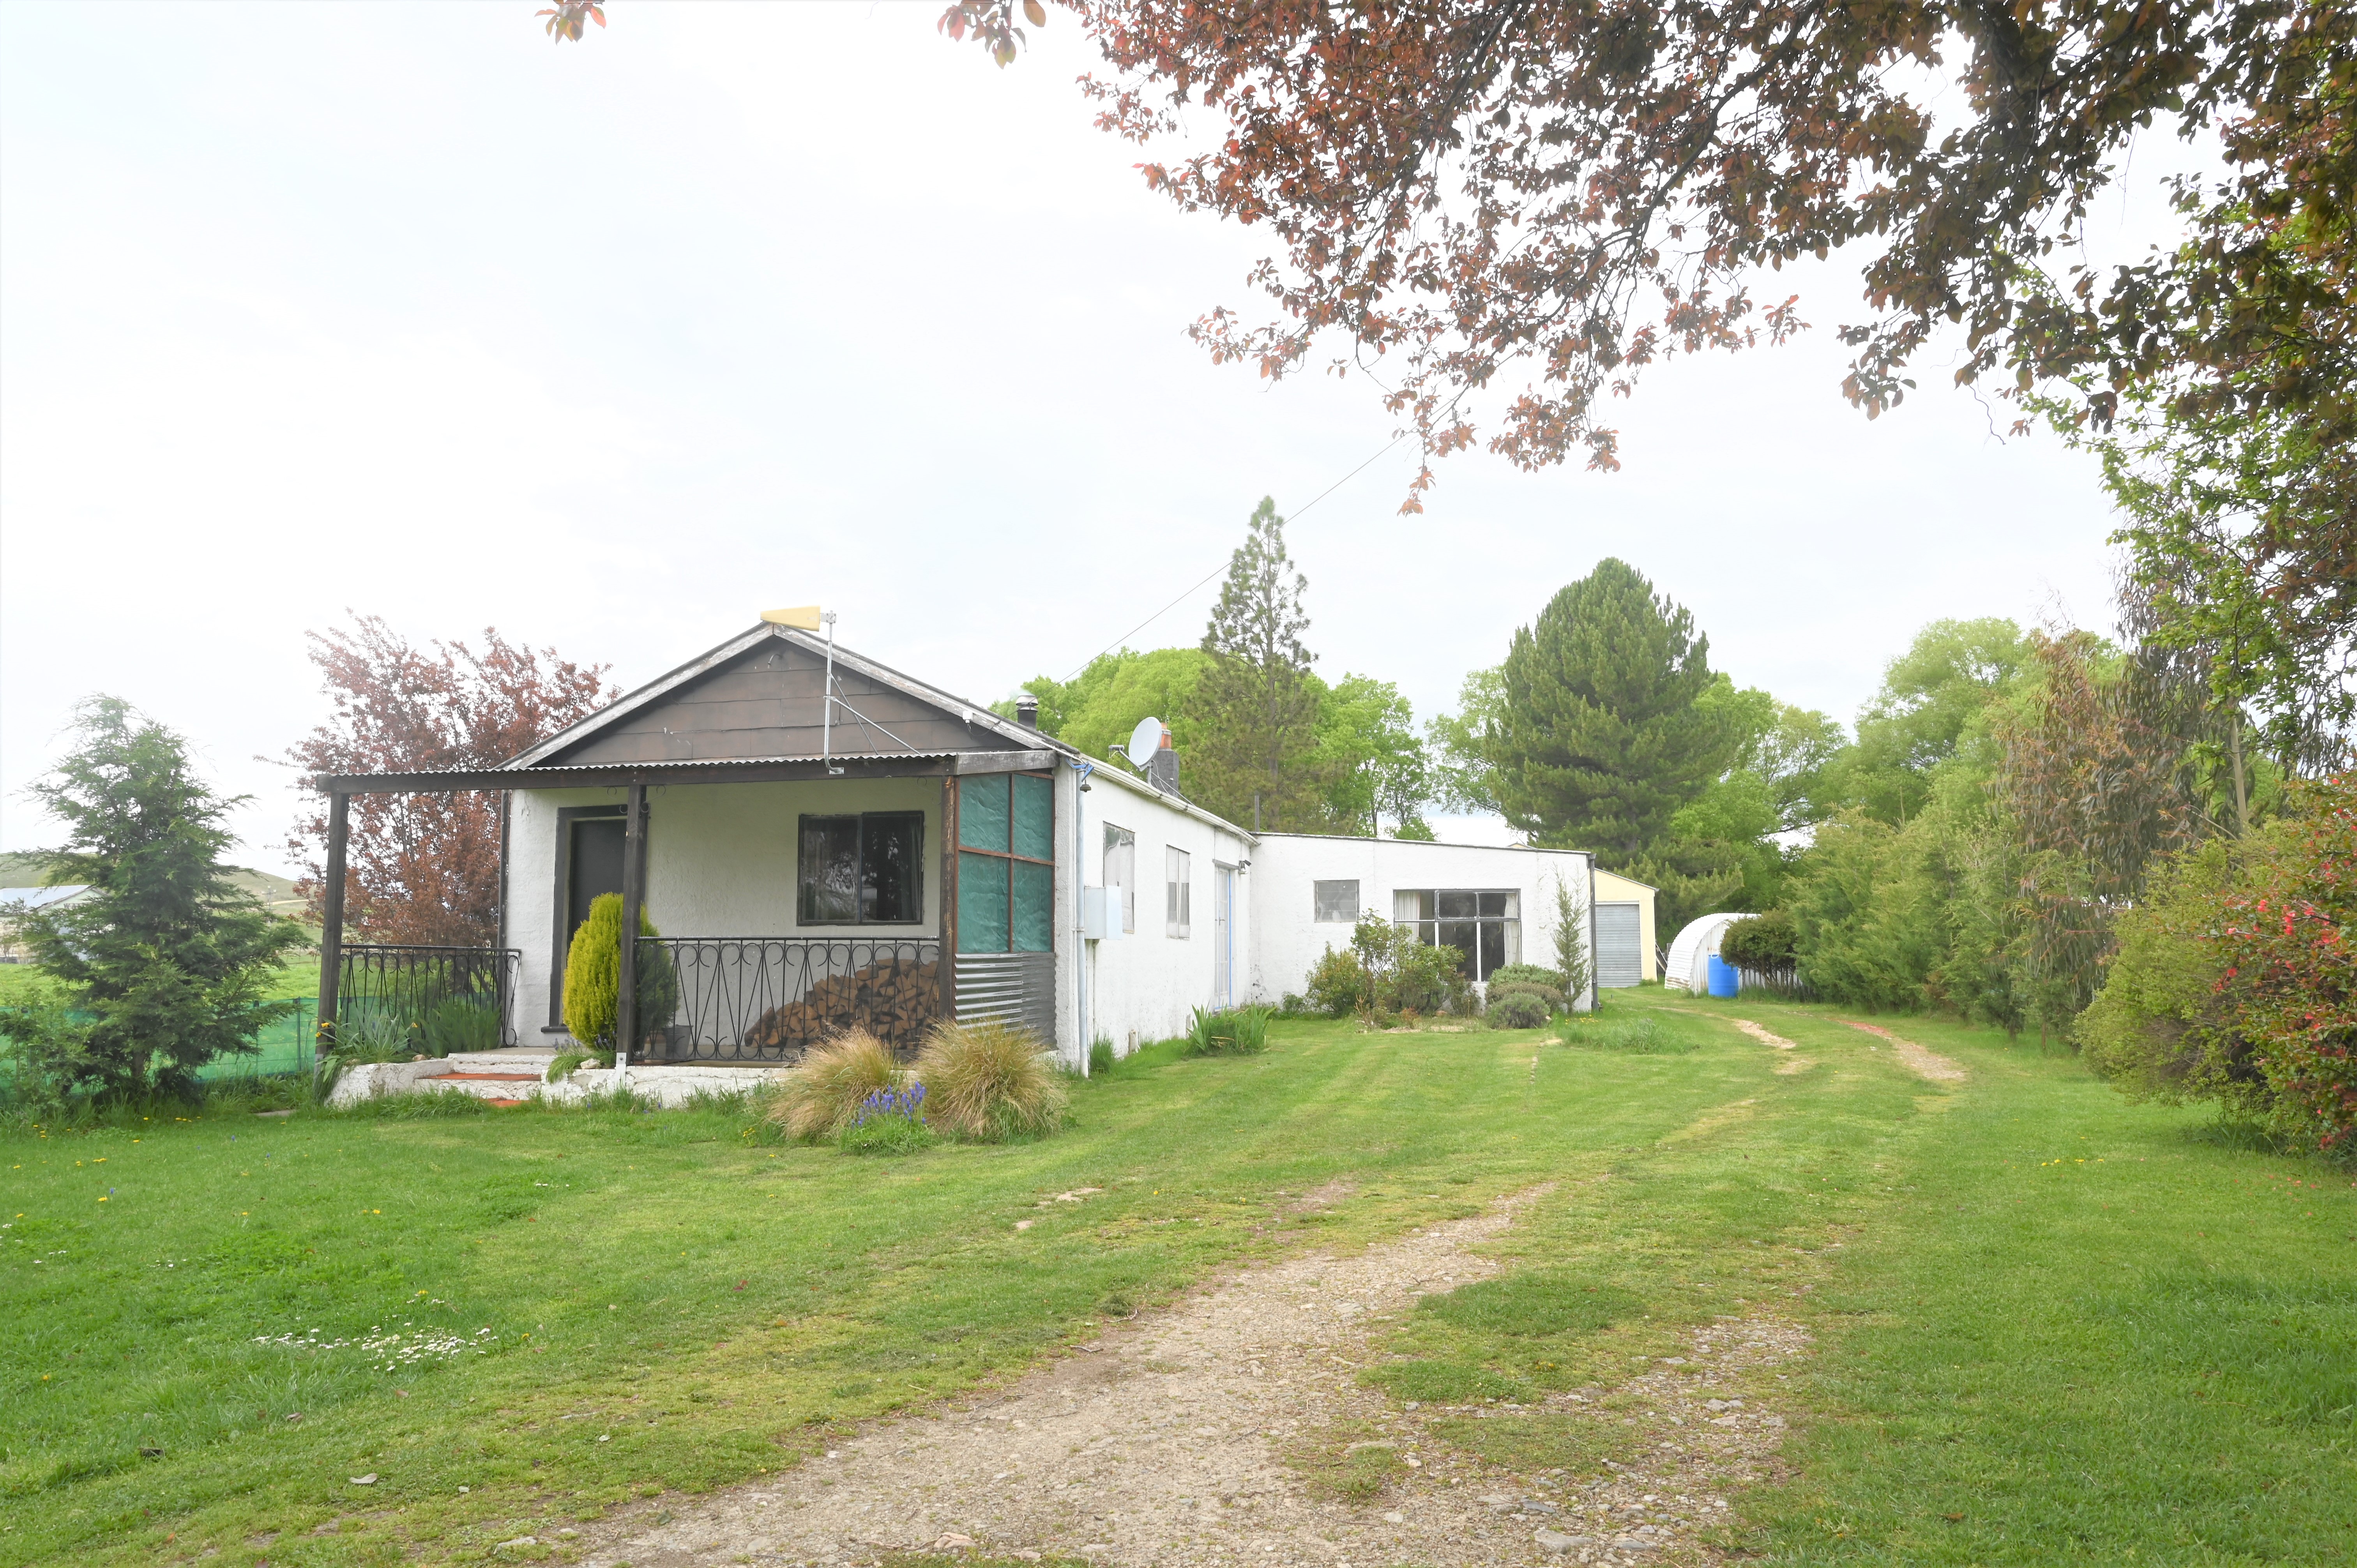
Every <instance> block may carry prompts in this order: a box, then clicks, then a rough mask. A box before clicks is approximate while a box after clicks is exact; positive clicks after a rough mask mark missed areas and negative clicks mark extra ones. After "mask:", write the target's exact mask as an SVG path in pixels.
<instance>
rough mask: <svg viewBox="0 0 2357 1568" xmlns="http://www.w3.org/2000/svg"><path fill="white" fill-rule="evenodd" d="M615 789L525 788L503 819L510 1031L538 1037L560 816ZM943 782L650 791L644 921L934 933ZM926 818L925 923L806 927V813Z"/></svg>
mask: <svg viewBox="0 0 2357 1568" xmlns="http://www.w3.org/2000/svg"><path fill="white" fill-rule="evenodd" d="M624 794H625V791H623V790H621V789H530V790H518V791H517V792H516V793H515V795H514V796H513V797H512V804H511V808H510V816H509V822H508V876H509V882H508V905H507V908H508V930H507V945H508V946H509V947H511V948H515V949H518V950H520V951H521V953H522V958H521V960H520V961H519V963H520V979H519V983H518V985H517V992H516V1014H515V1017H516V1033H517V1037H518V1038H519V1039H520V1040H522V1041H523V1042H524V1043H526V1044H530V1043H532V1042H533V1041H536V1040H539V1039H542V1038H544V1037H545V1036H544V1030H545V1029H546V1028H547V1027H548V1026H549V1025H550V1024H551V1023H552V1019H551V1016H550V1013H549V994H548V991H549V972H550V969H551V967H552V965H553V963H554V955H555V937H554V927H555V921H556V876H557V862H556V857H557V852H558V845H557V842H556V823H557V811H558V810H559V809H560V808H562V807H566V806H608V805H614V806H618V805H620V804H621V803H622V801H623V799H624ZM941 809H942V781H941V780H940V779H858V780H853V779H827V780H823V781H813V782H805V783H793V784H673V785H654V786H651V787H650V788H649V789H648V790H647V918H649V919H651V920H652V921H653V922H654V925H655V929H657V930H659V931H661V932H662V934H663V935H665V936H667V937H832V936H862V937H877V938H883V939H890V938H892V937H896V936H907V937H931V936H937V935H939V934H940V932H941V907H942V899H941V893H942V866H941V859H942V856H941V840H942V822H941ZM852 811H922V812H924V814H925V831H924V834H923V837H922V838H921V840H920V843H922V844H923V846H924V854H923V870H924V879H925V897H924V918H923V919H922V920H920V921H919V922H918V923H916V924H914V925H907V926H802V925H797V924H795V922H794V914H795V909H794V886H795V874H796V865H797V862H798V860H799V851H800V847H801V837H800V834H801V828H800V819H801V818H802V815H803V813H805V812H808V813H812V814H826V813H834V812H852Z"/></svg>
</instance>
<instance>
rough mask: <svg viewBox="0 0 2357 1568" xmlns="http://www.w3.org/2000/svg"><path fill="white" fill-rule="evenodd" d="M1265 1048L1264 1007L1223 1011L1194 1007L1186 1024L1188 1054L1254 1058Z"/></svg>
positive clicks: (1266, 1012)
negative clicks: (1213, 1011) (1212, 1011)
mask: <svg viewBox="0 0 2357 1568" xmlns="http://www.w3.org/2000/svg"><path fill="white" fill-rule="evenodd" d="M1266 1049H1268V1009H1267V1008H1265V1007H1234V1008H1230V1009H1229V1010H1228V1011H1226V1012H1224V1013H1211V1012H1206V1011H1205V1010H1204V1009H1202V1008H1200V1007H1198V1008H1196V1009H1195V1015H1194V1017H1193V1018H1192V1019H1190V1020H1189V1023H1188V1025H1187V1054H1188V1055H1189V1056H1190V1057H1255V1056H1258V1055H1259V1054H1260V1053H1261V1052H1263V1051H1265V1050H1266Z"/></svg>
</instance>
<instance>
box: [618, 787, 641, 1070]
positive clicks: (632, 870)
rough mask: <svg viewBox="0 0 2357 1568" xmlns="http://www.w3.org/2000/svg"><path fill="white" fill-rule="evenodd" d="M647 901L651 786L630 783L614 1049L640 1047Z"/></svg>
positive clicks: (624, 828)
mask: <svg viewBox="0 0 2357 1568" xmlns="http://www.w3.org/2000/svg"><path fill="white" fill-rule="evenodd" d="M646 901H647V787H646V786H645V785H643V784H639V783H633V784H631V786H630V804H629V805H627V806H625V807H623V808H622V942H621V952H620V954H619V956H620V959H621V973H620V975H619V987H618V994H617V995H616V997H615V1000H614V1048H615V1049H616V1050H621V1051H635V1050H637V1049H638V1047H639V911H640V909H641V908H645V906H646Z"/></svg>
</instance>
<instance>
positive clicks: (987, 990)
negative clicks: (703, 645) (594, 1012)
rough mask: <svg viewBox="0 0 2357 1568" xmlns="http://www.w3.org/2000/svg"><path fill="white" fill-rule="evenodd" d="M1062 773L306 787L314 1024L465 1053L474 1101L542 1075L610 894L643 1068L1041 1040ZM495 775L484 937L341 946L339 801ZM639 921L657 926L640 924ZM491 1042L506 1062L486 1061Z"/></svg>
mask: <svg viewBox="0 0 2357 1568" xmlns="http://www.w3.org/2000/svg"><path fill="white" fill-rule="evenodd" d="M1054 761H1055V758H1054V754H1052V753H1050V752H1049V751H1046V750H1044V749H1042V750H1039V751H1023V752H992V753H979V754H977V753H972V752H968V753H952V754H946V755H938V756H934V757H911V756H909V755H906V754H899V755H895V756H889V757H841V756H838V757H834V758H833V759H831V760H829V761H827V762H825V763H823V764H818V763H812V762H798V761H787V760H775V761H770V762H768V763H739V764H724V765H719V766H714V765H709V764H698V765H689V766H680V765H669V766H666V765H662V764H655V765H644V764H641V765H636V766H624V767H601V768H578V767H576V768H500V769H490V770H484V771H482V772H479V773H472V772H470V773H467V774H408V775H401V774H385V775H369V776H350V777H334V778H323V779H320V780H318V784H319V787H320V788H321V789H323V790H325V791H327V792H328V795H329V813H328V819H329V845H328V849H329V856H328V859H329V869H330V876H329V879H328V888H329V893H328V900H327V902H328V909H327V910H326V914H327V916H328V920H327V929H326V932H325V933H324V940H323V949H324V950H323V955H322V956H323V959H325V960H327V961H325V962H323V964H322V970H321V988H320V991H321V994H320V1017H321V1019H322V1020H323V1023H324V1025H325V1026H327V1028H328V1030H340V1031H343V1032H345V1033H346V1034H347V1035H359V1036H361V1037H363V1038H366V1039H369V1040H371V1041H372V1042H375V1043H384V1042H385V1041H386V1040H389V1039H390V1036H392V1035H393V1034H400V1035H402V1036H404V1039H405V1040H407V1041H410V1042H412V1043H413V1044H414V1047H415V1048H414V1052H413V1053H412V1054H416V1055H425V1056H428V1057H431V1058H449V1059H453V1060H455V1059H457V1058H459V1057H460V1056H461V1055H464V1056H466V1057H467V1058H468V1060H469V1062H470V1063H471V1064H472V1065H473V1066H474V1067H476V1068H478V1069H481V1070H482V1071H484V1072H486V1073H488V1074H490V1077H488V1078H486V1079H485V1080H484V1083H485V1087H481V1088H473V1087H469V1091H470V1092H479V1093H485V1094H488V1095H490V1097H493V1098H499V1097H501V1095H503V1094H505V1093H507V1092H511V1090H509V1089H508V1088H507V1087H506V1084H507V1083H508V1082H509V1081H511V1082H512V1083H513V1084H514V1085H517V1086H523V1085H526V1084H528V1083H531V1082H536V1081H537V1079H538V1078H539V1076H540V1074H541V1073H542V1072H543V1071H544V1069H545V1065H546V1063H547V1061H548V1059H549V1058H551V1057H553V1056H554V1054H555V1052H556V1051H557V1050H558V1049H560V1048H564V1047H568V1046H570V1045H572V1044H573V1043H574V1042H573V1041H572V1040H571V1037H570V1036H568V1035H567V1034H566V1033H565V1027H564V1023H563V991H564V970H565V961H566V957H567V955H568V952H569V949H570V945H571V942H572V939H573V934H574V932H575V930H576V929H577V928H578V926H579V924H580V923H581V921H582V919H584V918H587V909H588V906H589V904H590V902H591V901H592V900H594V899H595V898H596V897H598V896H600V895H602V894H605V893H608V892H610V893H618V894H619V895H620V897H621V900H622V903H623V906H624V918H623V932H624V939H623V941H624V957H623V962H622V965H621V968H620V971H619V973H620V976H621V979H622V982H623V984H622V987H621V990H622V993H623V994H622V996H621V997H620V998H619V1002H620V1006H619V1012H620V1014H621V1016H622V1017H623V1018H624V1019H625V1020H628V1021H629V1022H628V1023H627V1024H626V1026H624V1027H623V1028H621V1029H619V1030H618V1032H617V1038H619V1039H622V1040H628V1041H630V1046H629V1047H627V1049H628V1058H629V1060H630V1063H631V1064H633V1066H634V1068H652V1067H657V1066H677V1067H705V1068H716V1067H717V1068H727V1067H742V1068H775V1067H778V1066H780V1065H784V1064H790V1063H791V1062H793V1061H795V1060H798V1059H799V1058H801V1056H802V1053H803V1052H805V1051H806V1050H808V1049H809V1048H810V1047H812V1046H813V1045H816V1044H819V1043H821V1042H823V1041H824V1040H826V1039H828V1038H830V1037H832V1036H834V1035H835V1034H837V1033H839V1032H841V1031H843V1030H845V1029H851V1028H860V1029H866V1030H867V1031H869V1032H871V1033H873V1034H875V1035H876V1036H877V1037H878V1038H880V1039H882V1040H884V1041H885V1042H886V1043H887V1044H888V1045H889V1046H891V1047H893V1048H894V1049H895V1050H896V1051H897V1052H899V1053H900V1054H902V1055H904V1056H913V1055H914V1053H915V1052H916V1050H917V1049H918V1048H919V1047H920V1045H921V1043H922V1041H923V1039H924V1036H925V1035H926V1033H927V1032H928V1031H929V1030H930V1029H931V1027H932V1026H934V1025H935V1024H936V1023H937V1022H939V1021H941V1020H942V1019H944V1018H964V1019H969V1020H972V1019H986V1018H1004V1019H1007V1020H1009V1021H1012V1022H1017V1023H1020V1024H1023V1025H1025V1026H1028V1027H1030V1028H1032V1029H1033V1030H1034V1031H1035V1032H1037V1033H1038V1034H1039V1036H1041V1038H1042V1039H1043V1041H1047V1042H1050V1043H1052V1042H1054V1041H1055V1040H1056V1037H1057V1033H1058V1031H1057V1012H1058V1007H1057V978H1058V963H1057V956H1056V953H1055V951H1054V949H1055V947H1056V945H1057V943H1056V934H1057V931H1058V929H1059V928H1060V925H1061V926H1069V925H1070V924H1071V922H1070V920H1069V919H1065V920H1062V921H1060V920H1059V918H1058V916H1057V909H1058V907H1059V904H1060V902H1064V901H1069V897H1070V895H1069V892H1068V879H1067V878H1065V877H1063V876H1062V875H1060V872H1059V866H1058V864H1057V856H1056V854H1055V850H1056V846H1057V844H1058V843H1059V839H1058V836H1057V833H1056V822H1057V818H1058V815H1059V810H1058V796H1059V793H1060V790H1059V784H1060V780H1059V779H1057V777H1056V773H1055V771H1053V764H1054ZM494 786H496V787H498V788H499V789H500V792H501V794H502V796H503V802H502V811H501V812H500V822H501V844H500V864H501V908H500V937H501V940H500V944H499V945H498V946H496V947H492V948H484V949H449V948H425V947H404V946H400V945H396V944H383V943H346V942H345V941H343V940H342V936H343V932H342V918H341V915H342V911H341V910H340V908H337V907H336V906H337V905H338V904H339V902H340V900H339V899H338V898H337V897H335V894H336V892H337V891H338V890H339V887H340V883H341V878H340V876H339V875H336V873H337V872H338V871H339V869H340V867H339V862H340V860H341V859H342V852H343V848H344V843H343V835H344V832H345V824H346V822H347V820H348V814H349V813H348V807H347V805H346V800H347V799H348V797H349V796H350V795H351V794H356V793H361V792H362V791H364V790H370V789H461V788H472V789H485V788H491V787H494ZM1067 788H1069V786H1067ZM641 911H644V912H645V914H646V915H647V916H648V918H650V919H651V921H652V922H653V923H654V925H655V926H656V928H657V929H659V930H661V931H662V935H660V936H656V937H640V936H638V935H637V931H638V929H639V922H638V918H637V917H638V916H639V915H640V912H641ZM699 926H700V927H701V928H702V932H701V933H700V932H699V931H698V927H699ZM702 933H712V934H702ZM944 953H947V954H948V955H949V958H948V961H946V962H945V961H944V958H943V955H944ZM328 1037H332V1036H329V1035H328V1034H325V1033H323V1040H324V1039H325V1038H328ZM594 1043H595V1044H597V1045H599V1046H603V1047H611V1046H613V1045H614V1043H615V1041H614V1040H611V1039H608V1040H602V1041H598V1042H594ZM492 1053H496V1055H497V1056H498V1057H499V1058H504V1062H503V1068H504V1070H502V1063H500V1062H494V1061H491V1060H489V1059H480V1058H489V1057H490V1055H491V1054H492ZM494 1079H497V1080H500V1088H498V1089H496V1090H495V1089H493V1088H490V1087H489V1085H490V1084H491V1082H492V1081H493V1080H494ZM436 1087H459V1085H457V1084H456V1083H453V1084H451V1085H441V1084H436ZM519 1097H521V1096H520V1094H519Z"/></svg>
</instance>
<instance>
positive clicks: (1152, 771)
mask: <svg viewBox="0 0 2357 1568" xmlns="http://www.w3.org/2000/svg"><path fill="white" fill-rule="evenodd" d="M1146 782H1147V783H1148V784H1151V785H1153V786H1154V787H1155V788H1156V789H1159V790H1161V791H1162V792H1163V793H1164V794H1166V795H1177V794H1179V751H1178V748H1177V747H1175V746H1172V745H1171V744H1170V726H1169V725H1163V726H1162V744H1161V745H1160V746H1156V747H1155V748H1154V755H1153V756H1152V757H1149V758H1147V759H1146ZM1181 798H1182V799H1183V798H1184V797H1181Z"/></svg>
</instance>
